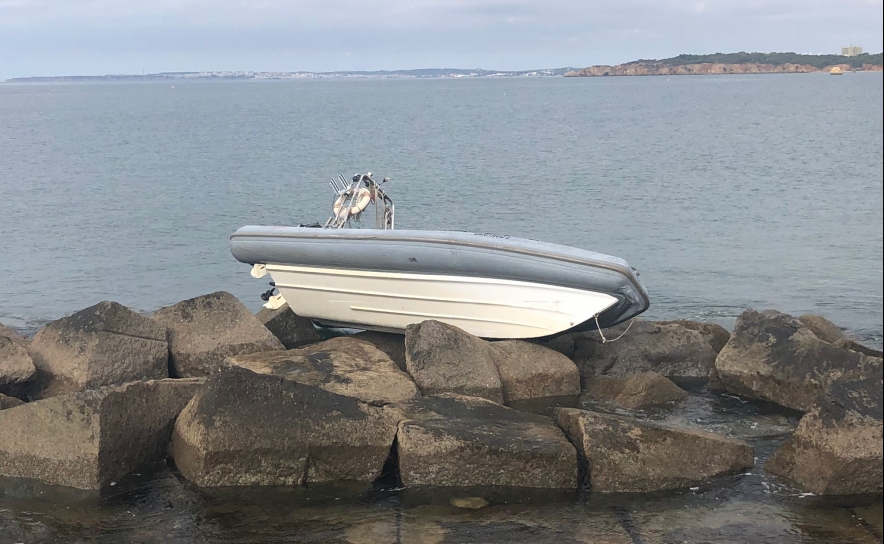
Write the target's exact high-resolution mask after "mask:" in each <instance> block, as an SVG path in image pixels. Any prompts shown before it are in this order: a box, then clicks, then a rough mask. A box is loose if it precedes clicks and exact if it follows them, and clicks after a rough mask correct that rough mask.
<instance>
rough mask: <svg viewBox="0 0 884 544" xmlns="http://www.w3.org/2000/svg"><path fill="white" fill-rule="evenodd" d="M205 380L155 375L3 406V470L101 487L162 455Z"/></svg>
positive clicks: (0, 450)
mask: <svg viewBox="0 0 884 544" xmlns="http://www.w3.org/2000/svg"><path fill="white" fill-rule="evenodd" d="M201 383H202V380H171V379H163V380H152V381H139V382H130V383H127V384H123V385H119V386H110V387H102V388H99V389H92V390H88V391H80V392H75V393H67V394H63V395H59V396H55V397H52V398H48V399H44V400H39V401H35V402H30V403H28V404H25V405H22V406H19V407H17V408H15V409H13V410H3V411H0V429H3V440H0V475H2V476H12V477H17V478H35V479H37V480H41V481H43V482H46V483H50V484H57V485H64V486H69V487H77V488H80V489H99V488H102V487H105V486H108V485H110V484H111V483H112V482H115V481H117V480H119V478H120V477H122V476H124V475H125V474H127V473H129V472H131V471H132V470H134V469H135V468H137V467H139V466H142V465H144V464H147V463H151V462H153V461H156V460H158V459H161V458H162V457H163V456H164V452H165V449H166V445H167V444H168V441H169V436H170V434H171V431H172V424H173V422H174V421H175V417H176V416H177V415H178V413H179V412H180V411H181V409H182V408H184V406H185V405H186V404H187V402H188V401H189V400H190V398H191V396H193V394H194V392H195V391H196V389H197V388H199V387H200V386H201Z"/></svg>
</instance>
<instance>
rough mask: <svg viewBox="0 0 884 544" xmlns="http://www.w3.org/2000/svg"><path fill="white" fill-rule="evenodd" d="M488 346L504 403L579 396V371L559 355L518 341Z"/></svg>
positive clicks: (541, 347)
mask: <svg viewBox="0 0 884 544" xmlns="http://www.w3.org/2000/svg"><path fill="white" fill-rule="evenodd" d="M491 347H492V351H491V354H492V358H493V361H494V364H495V366H496V367H497V371H498V374H499V376H500V382H501V384H502V385H503V393H504V400H505V401H506V402H507V403H510V402H513V401H517V400H524V399H536V398H542V397H559V396H572V395H574V396H576V395H579V394H580V371H578V370H577V365H575V364H574V362H573V361H571V360H570V359H568V358H567V357H565V356H564V355H562V354H561V353H559V352H557V351H553V350H551V349H549V348H547V347H545V346H541V345H539V344H534V343H531V342H524V341H521V340H506V341H503V342H494V343H492V344H491Z"/></svg>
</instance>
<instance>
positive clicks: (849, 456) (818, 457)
mask: <svg viewBox="0 0 884 544" xmlns="http://www.w3.org/2000/svg"><path fill="white" fill-rule="evenodd" d="M882 390H884V382H882V370H881V367H880V366H879V367H878V368H877V369H876V371H875V372H873V373H870V375H869V376H867V377H865V378H862V379H859V380H849V379H841V380H836V381H835V383H833V384H832V386H831V387H830V388H829V390H828V391H827V393H826V394H825V395H823V396H821V397H820V398H819V399H818V400H817V402H816V403H815V404H814V406H813V407H812V408H811V410H810V411H809V412H808V413H806V414H804V417H802V418H801V421H800V422H799V423H798V428H797V429H796V430H795V432H794V434H793V435H792V436H791V437H789V439H788V440H786V442H785V443H784V444H783V445H782V447H780V449H779V450H777V451H776V452H775V453H774V455H773V457H771V458H770V460H769V461H768V462H767V464H766V465H765V466H764V469H765V470H766V471H767V472H770V473H772V474H776V475H779V476H783V477H785V478H788V479H789V480H792V481H794V482H795V483H797V484H798V485H799V486H801V487H803V488H804V489H806V490H808V491H810V492H813V493H816V494H826V495H847V494H859V493H877V494H881V492H882V481H884V474H882V466H884V456H882V447H884V446H882V443H884V435H882V404H881V396H882Z"/></svg>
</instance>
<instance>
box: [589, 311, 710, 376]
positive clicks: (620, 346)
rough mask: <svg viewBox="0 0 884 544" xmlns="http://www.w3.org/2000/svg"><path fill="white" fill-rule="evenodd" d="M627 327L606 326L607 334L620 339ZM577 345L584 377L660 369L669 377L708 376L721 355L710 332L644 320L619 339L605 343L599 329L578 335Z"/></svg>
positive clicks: (636, 323) (661, 372)
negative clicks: (717, 357)
mask: <svg viewBox="0 0 884 544" xmlns="http://www.w3.org/2000/svg"><path fill="white" fill-rule="evenodd" d="M625 328H626V324H623V325H618V326H617V327H613V328H611V329H606V330H605V331H604V334H605V337H607V338H616V337H617V336H618V335H619V334H620V333H622V332H623V331H625ZM574 346H575V349H574V357H573V358H574V362H575V363H577V367H578V368H579V369H580V373H581V376H583V377H584V378H587V377H589V376H600V375H607V376H616V377H621V378H625V377H626V376H629V375H630V374H636V373H639V372H657V373H659V374H662V375H663V376H666V377H667V378H702V379H707V378H708V377H709V375H710V373H711V372H712V369H713V368H714V365H715V356H716V354H717V351H716V350H715V349H714V348H713V347H712V344H710V336H709V335H707V334H704V333H701V332H699V331H696V330H691V329H688V328H685V327H684V326H682V325H678V324H674V323H670V324H660V323H653V322H650V321H643V320H640V319H636V320H635V322H634V323H633V324H632V327H631V328H630V329H629V331H628V332H627V333H626V335H625V336H623V338H621V339H619V340H617V341H616V342H608V343H603V342H602V338H601V336H600V335H599V333H598V331H588V332H585V333H582V334H581V335H579V336H577V337H575V339H574Z"/></svg>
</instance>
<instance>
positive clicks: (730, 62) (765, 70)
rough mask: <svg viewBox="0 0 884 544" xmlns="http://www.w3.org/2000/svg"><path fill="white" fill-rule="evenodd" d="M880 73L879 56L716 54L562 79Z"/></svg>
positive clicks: (603, 68)
mask: <svg viewBox="0 0 884 544" xmlns="http://www.w3.org/2000/svg"><path fill="white" fill-rule="evenodd" d="M836 67H837V68H839V69H840V70H841V71H842V72H849V71H857V72H880V71H881V70H882V54H881V53H878V54H876V55H869V54H867V53H864V54H861V55H856V56H853V57H846V56H842V55H799V54H796V53H716V54H712V55H679V56H677V57H672V58H668V59H660V60H645V59H640V60H635V61H632V62H627V63H624V64H617V65H614V66H611V65H606V64H600V65H596V66H589V67H586V68H583V69H581V70H573V71H569V72H565V74H564V76H565V77H604V76H670V75H671V76H680V75H705V74H801V73H809V72H831V71H832V69H833V68H836Z"/></svg>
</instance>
